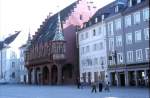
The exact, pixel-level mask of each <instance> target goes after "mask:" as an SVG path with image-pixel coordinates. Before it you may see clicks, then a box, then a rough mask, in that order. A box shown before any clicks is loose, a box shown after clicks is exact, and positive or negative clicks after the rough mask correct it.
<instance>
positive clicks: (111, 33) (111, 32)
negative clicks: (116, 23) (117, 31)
mask: <svg viewBox="0 0 150 98" xmlns="http://www.w3.org/2000/svg"><path fill="white" fill-rule="evenodd" d="M107 26H108V34H109V35H114V31H113V22H109V23H108V24H107Z"/></svg>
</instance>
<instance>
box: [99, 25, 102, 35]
mask: <svg viewBox="0 0 150 98" xmlns="http://www.w3.org/2000/svg"><path fill="white" fill-rule="evenodd" d="M101 33H102V27H101V26H100V27H99V32H98V34H99V35H100V34H101Z"/></svg>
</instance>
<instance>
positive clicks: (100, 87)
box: [98, 81, 103, 92]
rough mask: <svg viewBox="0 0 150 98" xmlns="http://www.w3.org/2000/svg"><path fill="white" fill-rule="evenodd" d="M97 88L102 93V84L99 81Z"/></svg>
mask: <svg viewBox="0 0 150 98" xmlns="http://www.w3.org/2000/svg"><path fill="white" fill-rule="evenodd" d="M98 87H99V92H102V89H103V84H102V82H101V81H100V82H99V84H98Z"/></svg>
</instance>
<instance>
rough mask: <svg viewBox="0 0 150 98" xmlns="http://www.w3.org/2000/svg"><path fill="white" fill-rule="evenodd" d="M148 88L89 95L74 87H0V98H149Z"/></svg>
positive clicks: (88, 90) (116, 89) (115, 90)
mask: <svg viewBox="0 0 150 98" xmlns="http://www.w3.org/2000/svg"><path fill="white" fill-rule="evenodd" d="M149 93H150V92H149V90H148V88H115V87H112V88H111V89H110V92H107V91H103V92H97V93H91V88H89V87H88V88H83V89H77V88H76V86H33V85H0V98H150V97H149Z"/></svg>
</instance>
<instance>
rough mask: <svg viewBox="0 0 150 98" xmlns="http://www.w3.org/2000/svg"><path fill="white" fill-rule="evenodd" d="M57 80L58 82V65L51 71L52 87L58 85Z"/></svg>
mask: <svg viewBox="0 0 150 98" xmlns="http://www.w3.org/2000/svg"><path fill="white" fill-rule="evenodd" d="M57 80H58V69H57V66H56V65H53V66H52V69H51V83H52V85H55V84H57Z"/></svg>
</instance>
